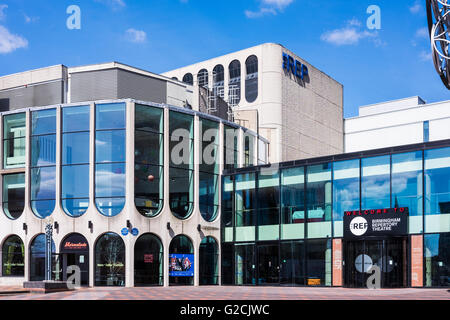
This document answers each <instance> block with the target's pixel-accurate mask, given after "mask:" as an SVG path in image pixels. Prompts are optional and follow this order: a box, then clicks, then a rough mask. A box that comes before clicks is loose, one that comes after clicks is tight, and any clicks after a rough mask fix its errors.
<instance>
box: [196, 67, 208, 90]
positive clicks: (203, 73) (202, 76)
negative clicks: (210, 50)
mask: <svg viewBox="0 0 450 320" xmlns="http://www.w3.org/2000/svg"><path fill="white" fill-rule="evenodd" d="M197 81H198V85H199V87H208V84H209V76H208V70H206V69H202V70H200V71H199V72H198V74H197Z"/></svg>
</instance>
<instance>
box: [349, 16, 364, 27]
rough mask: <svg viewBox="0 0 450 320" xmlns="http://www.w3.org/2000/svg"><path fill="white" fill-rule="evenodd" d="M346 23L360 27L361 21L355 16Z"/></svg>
mask: <svg viewBox="0 0 450 320" xmlns="http://www.w3.org/2000/svg"><path fill="white" fill-rule="evenodd" d="M348 25H349V26H355V27H361V26H362V22H361V21H359V20H358V19H356V18H353V19H352V20H349V21H348Z"/></svg>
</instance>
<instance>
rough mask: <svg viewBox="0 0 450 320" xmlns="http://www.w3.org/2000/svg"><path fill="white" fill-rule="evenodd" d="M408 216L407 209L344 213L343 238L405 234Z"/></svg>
mask: <svg viewBox="0 0 450 320" xmlns="http://www.w3.org/2000/svg"><path fill="white" fill-rule="evenodd" d="M408 215H409V208H390V209H373V210H355V211H345V212H344V237H345V238H362V237H370V236H384V235H404V234H407V232H408Z"/></svg>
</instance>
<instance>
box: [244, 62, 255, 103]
mask: <svg viewBox="0 0 450 320" xmlns="http://www.w3.org/2000/svg"><path fill="white" fill-rule="evenodd" d="M245 69H246V76H245V99H247V102H249V103H252V102H255V100H256V99H257V98H258V58H257V57H256V56H250V57H248V58H247V61H245Z"/></svg>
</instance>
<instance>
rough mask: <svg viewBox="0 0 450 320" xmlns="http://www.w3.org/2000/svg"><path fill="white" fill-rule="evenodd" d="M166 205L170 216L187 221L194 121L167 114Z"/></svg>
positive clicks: (191, 189)
mask: <svg viewBox="0 0 450 320" xmlns="http://www.w3.org/2000/svg"><path fill="white" fill-rule="evenodd" d="M169 134H170V154H169V157H170V160H169V163H170V168H169V176H170V181H169V203H170V209H171V210H172V213H173V214H174V215H175V216H176V217H177V218H179V219H187V218H188V217H189V216H190V215H191V213H192V209H193V205H194V203H193V201H194V117H193V116H192V115H189V114H185V113H180V112H174V111H170V115H169Z"/></svg>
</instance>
